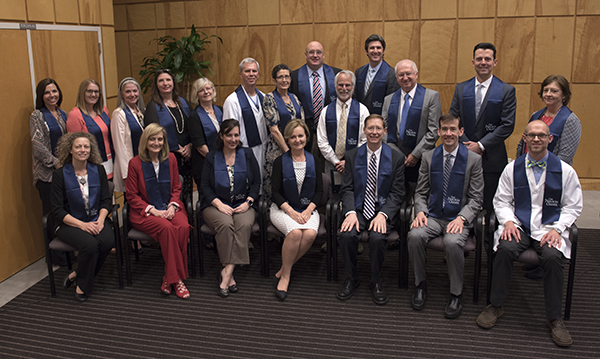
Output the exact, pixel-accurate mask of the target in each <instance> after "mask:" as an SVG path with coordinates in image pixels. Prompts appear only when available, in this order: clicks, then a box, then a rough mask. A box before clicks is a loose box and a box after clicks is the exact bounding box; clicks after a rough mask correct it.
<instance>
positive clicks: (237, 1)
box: [215, 0, 248, 26]
mask: <svg viewBox="0 0 600 359" xmlns="http://www.w3.org/2000/svg"><path fill="white" fill-rule="evenodd" d="M216 4H217V8H216V9H217V11H216V13H215V15H217V16H218V17H219V19H218V22H219V25H221V26H240V25H248V4H247V2H246V0H228V1H218V0H217V1H216Z"/></svg>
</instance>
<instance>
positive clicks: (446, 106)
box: [419, 70, 454, 113]
mask: <svg viewBox="0 0 600 359" xmlns="http://www.w3.org/2000/svg"><path fill="white" fill-rule="evenodd" d="M419 75H421V70H419ZM425 87H427V88H429V89H432V90H434V91H437V92H439V93H440V101H441V102H442V113H448V112H450V105H451V104H452V97H454V85H440V84H431V85H426V86H425Z"/></svg>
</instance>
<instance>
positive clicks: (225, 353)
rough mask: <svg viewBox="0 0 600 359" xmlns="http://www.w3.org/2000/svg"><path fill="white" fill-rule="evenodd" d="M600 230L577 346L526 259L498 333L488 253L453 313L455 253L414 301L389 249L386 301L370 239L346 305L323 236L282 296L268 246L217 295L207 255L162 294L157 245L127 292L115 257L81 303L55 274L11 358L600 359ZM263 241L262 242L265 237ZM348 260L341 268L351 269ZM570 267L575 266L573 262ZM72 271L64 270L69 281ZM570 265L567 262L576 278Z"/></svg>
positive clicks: (583, 248)
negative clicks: (560, 332)
mask: <svg viewBox="0 0 600 359" xmlns="http://www.w3.org/2000/svg"><path fill="white" fill-rule="evenodd" d="M599 235H600V231H598V230H580V239H579V241H580V242H579V249H578V259H577V271H576V275H575V280H576V282H575V290H574V299H573V308H572V314H571V320H569V321H566V325H567V328H569V330H570V332H571V334H572V335H573V339H574V344H573V345H572V346H571V347H570V348H567V349H565V348H559V347H557V346H556V345H554V343H553V342H552V340H551V338H550V334H549V330H548V329H547V327H546V324H545V318H544V304H543V303H544V299H543V291H542V283H541V282H539V281H532V280H529V279H526V278H525V277H524V276H523V274H524V272H523V271H522V270H521V268H520V265H519V264H516V265H515V266H516V267H517V268H515V271H514V276H513V281H512V284H511V289H510V294H509V299H508V302H507V303H506V305H505V307H504V308H505V314H504V316H503V317H502V318H501V319H499V321H498V324H497V325H496V327H495V328H493V329H491V330H483V329H480V328H479V327H478V326H477V325H476V324H475V318H476V317H477V315H478V314H479V313H480V312H481V310H482V309H483V308H484V307H485V289H486V285H485V278H486V274H487V271H486V266H487V263H486V260H485V259H484V261H483V269H482V281H481V288H480V302H479V303H478V304H473V303H472V300H471V298H472V297H471V294H472V275H473V274H472V270H471V269H472V266H473V263H474V258H473V256H469V257H468V258H467V260H466V264H465V268H466V271H465V273H466V274H465V299H466V300H465V302H466V304H465V309H464V311H463V314H462V316H461V317H460V318H458V319H455V320H448V319H446V318H445V317H444V306H445V303H446V301H447V299H448V290H449V284H448V279H447V273H446V267H445V265H444V262H443V254H441V253H429V255H428V260H429V267H428V284H429V297H428V302H427V306H426V308H425V309H424V310H423V311H422V312H416V311H414V310H412V309H411V308H410V304H409V303H410V297H411V294H412V291H413V289H414V285H413V284H412V282H413V277H412V271H411V272H410V273H409V279H410V280H409V281H410V286H409V289H408V290H402V289H399V288H398V287H397V282H398V278H397V264H398V256H397V252H388V254H387V256H386V267H385V272H384V274H383V277H384V284H385V288H386V289H387V291H388V293H389V298H390V300H389V302H388V304H387V305H385V306H377V305H375V304H374V303H373V302H372V301H371V298H370V293H369V290H368V273H369V267H368V253H367V252H368V248H365V253H364V254H362V255H361V256H359V271H360V275H361V281H362V283H361V285H360V287H359V288H358V289H357V292H356V293H355V295H354V297H352V298H351V299H350V300H348V301H346V302H340V301H339V300H338V299H337V298H336V296H335V293H336V291H337V289H338V286H339V283H328V282H327V281H326V266H325V256H324V255H323V254H322V253H320V251H319V248H318V247H319V246H320V244H321V243H318V242H316V243H315V244H314V246H313V248H312V249H311V250H310V251H309V252H308V254H307V255H306V256H305V257H304V258H303V259H301V260H300V261H299V262H298V263H297V265H296V267H295V268H294V271H293V277H292V282H291V285H290V289H289V295H288V298H287V299H286V300H285V301H284V302H280V301H278V300H277V299H276V298H275V296H274V294H273V287H272V279H268V278H262V277H261V276H260V268H259V267H260V266H259V262H260V261H259V256H260V254H259V249H258V248H257V249H255V250H253V251H251V252H250V254H251V264H250V265H249V266H246V267H242V268H237V269H236V271H235V277H236V279H237V282H238V285H239V287H240V291H239V293H237V294H232V295H231V296H230V297H229V298H226V299H223V298H220V297H218V296H217V294H216V280H215V276H216V273H217V271H218V268H219V267H220V265H219V263H218V261H217V256H216V254H215V253H214V252H212V251H205V252H204V259H205V271H206V276H205V277H203V278H195V279H193V278H190V279H188V280H187V281H186V283H187V285H188V288H189V289H190V292H191V298H190V299H189V300H187V301H184V300H181V299H179V298H177V297H176V296H174V295H172V296H170V297H166V296H164V295H163V294H161V293H160V290H159V288H160V281H161V278H162V274H163V271H162V267H163V262H162V257H161V255H160V251H159V250H158V248H156V247H154V248H148V249H145V253H144V254H143V255H142V256H141V260H140V262H139V263H135V262H134V263H133V286H131V287H125V289H124V290H119V289H118V282H117V276H116V265H115V256H112V255H111V256H110V257H109V259H108V261H107V263H106V265H105V267H104V269H103V270H102V272H101V273H100V274H99V275H98V277H97V278H96V282H95V295H94V296H93V297H91V298H90V300H89V301H88V302H86V303H83V304H79V303H77V302H75V299H74V294H73V291H74V289H73V288H70V289H69V290H68V291H65V290H63V289H62V288H57V290H58V296H57V297H56V298H51V297H50V295H49V294H50V291H49V284H48V283H49V282H48V279H47V278H46V279H44V280H42V281H40V282H39V283H38V284H36V285H35V286H33V287H31V288H30V289H29V290H27V291H26V292H25V293H23V294H22V295H20V296H18V297H17V298H15V299H14V300H13V301H11V302H10V303H8V304H6V305H5V306H4V307H2V308H0V357H2V358H15V357H31V358H58V357H60V358H68V357H73V358H171V357H173V358H174V357H179V358H388V357H389V358H398V357H402V358H404V357H419V358H423V357H426V358H436V357H439V358H448V357H459V358H500V357H501V358H506V357H540V358H542V357H543V358H567V357H568V358H576V357H581V358H584V357H585V358H598V357H600V344H598V343H599V341H598V340H599V338H600V336H599V333H600V324H599V323H600V302H599V301H598V297H599V294H600V263H599V260H598V258H599V257H600V251H599V250H598V249H597V248H596V243H597V239H598V237H599ZM255 244H258V242H255ZM278 251H279V246H278V244H277V243H275V242H271V243H270V244H269V252H270V256H271V267H270V268H271V274H274V273H275V272H276V271H277V269H278V266H279V264H280V255H279V254H278ZM342 266H343V263H340V276H341V277H342V275H341V274H342V273H343V267H342ZM565 269H567V267H566V268H565ZM66 273H67V270H66V268H61V269H59V270H58V271H57V272H56V278H57V282H58V283H60V282H61V279H62V277H63V276H64V275H65V274H66ZM566 273H567V271H566V270H565V275H566Z"/></svg>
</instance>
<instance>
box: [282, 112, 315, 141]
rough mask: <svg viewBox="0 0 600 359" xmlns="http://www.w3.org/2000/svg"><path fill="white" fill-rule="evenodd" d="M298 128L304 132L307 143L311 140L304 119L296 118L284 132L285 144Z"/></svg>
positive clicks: (288, 124)
mask: <svg viewBox="0 0 600 359" xmlns="http://www.w3.org/2000/svg"><path fill="white" fill-rule="evenodd" d="M296 127H302V129H303V130H304V135H305V136H306V142H308V141H309V140H310V132H309V131H308V126H306V122H304V120H302V119H298V118H295V119H293V120H290V121H289V122H288V123H287V125H285V130H283V138H284V139H285V143H287V142H288V140H289V139H290V137H292V133H294V130H295V129H296Z"/></svg>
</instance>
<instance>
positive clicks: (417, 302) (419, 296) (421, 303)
mask: <svg viewBox="0 0 600 359" xmlns="http://www.w3.org/2000/svg"><path fill="white" fill-rule="evenodd" d="M426 300H427V291H426V290H425V289H421V288H417V289H415V292H414V293H413V296H412V299H411V301H410V306H411V307H412V308H413V309H414V310H422V309H423V308H425V301H426Z"/></svg>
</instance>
